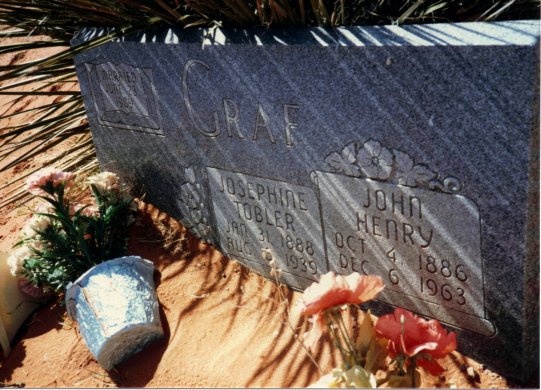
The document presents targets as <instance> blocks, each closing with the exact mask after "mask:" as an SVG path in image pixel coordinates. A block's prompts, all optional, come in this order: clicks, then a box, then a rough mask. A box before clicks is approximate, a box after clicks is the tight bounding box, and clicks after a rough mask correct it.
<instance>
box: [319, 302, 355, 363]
mask: <svg viewBox="0 0 541 390" xmlns="http://www.w3.org/2000/svg"><path fill="white" fill-rule="evenodd" d="M323 315H324V316H325V322H326V323H327V328H329V331H330V333H331V337H332V339H333V342H334V345H335V346H336V348H338V350H339V351H340V354H341V355H342V359H343V360H344V364H345V365H346V366H347V368H348V369H349V368H350V367H349V361H348V358H347V353H346V351H344V347H343V345H342V340H340V337H339V336H338V334H336V329H335V328H334V326H333V325H334V322H335V319H334V318H333V315H334V313H333V312H332V311H328V310H325V311H324V312H323Z"/></svg>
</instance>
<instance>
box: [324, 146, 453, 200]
mask: <svg viewBox="0 0 541 390" xmlns="http://www.w3.org/2000/svg"><path fill="white" fill-rule="evenodd" d="M325 162H326V163H327V164H329V166H330V167H331V168H332V170H333V171H334V172H335V173H342V174H344V175H346V176H351V177H367V178H370V179H375V180H382V181H387V182H391V183H394V184H400V185H405V186H409V187H421V188H426V189H429V190H438V191H442V192H446V193H451V194H452V193H456V192H458V191H460V189H461V188H462V185H461V183H460V181H459V180H458V179H457V178H455V177H452V176H446V177H444V178H441V177H439V175H438V174H437V173H436V172H435V171H433V170H431V169H430V168H428V166H426V164H416V163H415V161H414V160H413V158H411V157H410V156H409V155H408V154H407V153H405V152H403V151H401V150H397V149H391V148H386V147H385V146H383V145H382V144H381V143H380V142H379V141H376V140H373V139H369V140H367V141H366V142H364V143H361V144H358V143H356V142H350V143H349V144H347V145H346V146H344V148H343V149H342V150H341V151H339V152H332V153H331V154H329V155H328V156H327V157H326V158H325Z"/></svg>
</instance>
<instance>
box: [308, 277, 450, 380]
mask: <svg viewBox="0 0 541 390" xmlns="http://www.w3.org/2000/svg"><path fill="white" fill-rule="evenodd" d="M383 288H384V285H383V281H382V280H381V278H380V277H378V276H373V275H363V276H361V275H359V274H358V273H356V272H354V273H352V274H350V275H348V276H342V275H335V274H334V273H333V272H329V273H327V274H325V275H323V276H322V277H321V280H320V281H319V282H317V283H313V284H312V285H311V286H310V287H308V288H307V289H306V290H305V291H304V293H303V296H302V298H301V300H300V302H299V309H300V311H301V314H304V315H307V316H312V318H311V319H310V321H311V322H312V328H311V329H310V330H309V331H308V332H307V333H306V334H305V335H304V343H305V346H306V347H307V348H308V349H309V350H313V349H314V348H315V347H316V345H317V342H318V340H319V339H320V337H321V335H322V334H323V331H324V329H325V328H326V329H328V331H329V333H330V336H331V339H332V342H333V345H334V346H335V347H336V348H338V350H339V351H340V354H341V356H342V360H343V365H342V367H339V368H335V369H333V370H332V372H331V373H330V374H327V375H324V376H322V377H321V378H320V380H318V381H317V382H316V383H314V384H313V385H312V386H310V387H316V388H318V387H319V388H321V387H364V388H376V387H418V386H420V384H421V383H420V374H419V371H418V368H423V369H425V370H427V371H428V372H429V373H430V374H432V375H440V374H441V373H442V372H443V368H442V367H441V365H440V364H439V363H438V361H437V360H438V359H441V358H443V357H445V356H446V355H447V354H449V353H450V352H452V351H454V350H455V349H456V335H455V333H453V332H448V331H447V330H445V329H444V328H443V327H442V326H441V324H440V323H439V322H438V321H437V320H425V319H422V318H420V317H417V316H416V315H414V314H413V313H411V312H409V311H407V310H404V309H401V308H397V309H395V310H394V312H393V313H391V314H387V315H384V316H381V317H380V318H379V319H378V320H377V322H376V325H375V326H374V325H373V323H372V319H371V315H370V312H367V313H364V314H363V319H362V321H361V324H360V325H359V329H358V336H357V337H356V338H354V337H352V334H351V333H352V332H349V331H348V330H349V328H348V327H347V326H346V323H345V321H344V316H343V312H346V311H347V310H346V309H347V306H348V305H357V304H361V303H364V302H367V301H369V300H371V299H374V298H375V297H376V296H377V294H378V293H379V292H380V291H381V290H383Z"/></svg>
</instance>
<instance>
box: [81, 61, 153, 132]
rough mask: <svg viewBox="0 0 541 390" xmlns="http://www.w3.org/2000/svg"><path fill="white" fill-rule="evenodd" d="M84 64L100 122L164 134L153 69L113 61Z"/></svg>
mask: <svg viewBox="0 0 541 390" xmlns="http://www.w3.org/2000/svg"><path fill="white" fill-rule="evenodd" d="M85 67H86V70H87V74H88V77H89V81H90V89H91V91H92V95H93V101H94V106H95V108H96V112H97V113H98V115H97V117H98V121H99V123H100V124H101V125H104V126H111V127H118V128H124V129H130V130H138V131H143V132H146V133H150V134H159V135H163V132H162V131H161V130H160V127H161V126H160V119H159V113H158V106H157V99H156V94H155V93H154V86H153V79H152V69H150V68H140V67H135V66H131V65H127V64H114V63H112V62H104V63H101V64H85Z"/></svg>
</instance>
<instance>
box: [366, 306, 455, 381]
mask: <svg viewBox="0 0 541 390" xmlns="http://www.w3.org/2000/svg"><path fill="white" fill-rule="evenodd" d="M376 333H377V334H378V335H379V336H381V337H384V338H386V339H388V340H389V342H388V344H387V349H388V350H389V355H390V356H391V358H393V359H394V358H395V357H396V356H398V355H404V356H407V357H413V356H417V357H416V362H417V365H418V366H420V367H424V368H425V369H427V371H428V372H430V373H431V374H432V375H439V374H441V373H442V372H443V367H442V366H440V365H439V364H438V362H436V360H435V359H441V358H443V357H445V356H446V355H447V354H448V353H450V352H452V351H454V350H455V349H456V334H455V333H453V332H447V330H445V329H444V328H443V327H442V326H441V324H440V323H439V321H437V320H425V319H423V318H420V317H417V316H416V315H414V314H413V313H411V312H409V311H407V310H404V309H401V308H397V309H395V311H394V313H392V314H387V315H384V316H381V317H380V318H379V319H378V322H377V324H376Z"/></svg>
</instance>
